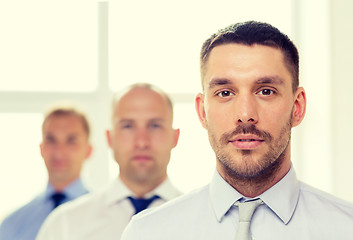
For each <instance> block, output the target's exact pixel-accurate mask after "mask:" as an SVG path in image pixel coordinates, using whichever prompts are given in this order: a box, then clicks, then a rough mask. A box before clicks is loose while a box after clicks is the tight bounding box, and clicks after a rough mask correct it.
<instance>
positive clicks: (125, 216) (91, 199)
mask: <svg viewBox="0 0 353 240" xmlns="http://www.w3.org/2000/svg"><path fill="white" fill-rule="evenodd" d="M154 194H156V195H158V196H159V197H160V198H158V199H156V200H155V201H153V202H152V203H151V205H150V206H149V208H152V207H155V206H159V205H161V204H163V203H164V202H166V201H169V200H171V199H172V198H175V197H177V196H179V195H180V194H181V193H180V192H179V191H178V190H177V189H176V188H175V187H174V186H173V185H172V184H171V182H170V181H169V179H167V180H165V181H164V182H163V183H162V184H161V185H159V186H158V187H157V188H156V189H155V190H154V191H153V192H151V193H148V194H147V195H146V196H145V197H146V198H148V197H150V196H151V195H154ZM128 196H133V194H132V193H131V191H130V190H129V189H128V188H127V187H126V186H125V185H124V184H123V183H122V181H121V180H120V179H119V178H118V179H117V180H115V181H114V182H112V184H110V185H109V186H108V187H107V188H105V189H103V190H102V191H98V192H94V193H91V194H88V195H86V196H84V197H82V198H79V199H77V200H75V201H72V202H70V203H67V204H65V205H62V206H59V207H58V208H57V209H55V210H54V211H53V212H52V213H51V214H50V215H49V217H48V218H47V220H46V221H45V222H44V224H43V226H42V228H41V229H40V231H39V234H38V236H37V238H36V239H37V240H59V239H60V240H110V239H114V240H118V239H120V236H121V234H122V232H123V230H124V228H125V227H126V225H127V224H128V222H129V221H130V219H131V217H132V216H133V214H134V213H135V209H134V207H133V205H132V204H131V202H130V200H129V199H127V197H128Z"/></svg>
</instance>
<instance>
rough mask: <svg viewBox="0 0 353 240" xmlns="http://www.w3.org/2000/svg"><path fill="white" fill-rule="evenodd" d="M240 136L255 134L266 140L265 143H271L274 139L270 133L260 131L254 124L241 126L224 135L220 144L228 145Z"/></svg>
mask: <svg viewBox="0 0 353 240" xmlns="http://www.w3.org/2000/svg"><path fill="white" fill-rule="evenodd" d="M239 134H253V135H256V136H258V137H260V138H262V139H264V140H265V141H271V140H272V139H273V137H272V135H271V134H270V133H269V132H266V131H262V130H259V129H258V128H257V127H256V126H255V125H254V124H247V125H239V126H237V127H236V128H235V129H234V130H233V131H231V132H226V133H223V134H222V136H221V138H220V142H221V143H222V144H227V143H228V142H229V140H230V139H232V138H234V137H235V136H236V135H239Z"/></svg>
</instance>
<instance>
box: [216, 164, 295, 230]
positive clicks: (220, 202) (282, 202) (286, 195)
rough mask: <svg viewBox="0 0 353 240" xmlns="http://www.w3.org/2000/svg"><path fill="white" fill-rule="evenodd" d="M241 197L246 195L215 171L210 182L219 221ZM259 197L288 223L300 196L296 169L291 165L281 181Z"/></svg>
mask: <svg viewBox="0 0 353 240" xmlns="http://www.w3.org/2000/svg"><path fill="white" fill-rule="evenodd" d="M241 198H245V197H244V196H242V195H241V194H240V193H239V192H238V191H237V190H235V189H234V188H233V187H232V186H231V185H229V184H228V183H227V182H226V181H225V180H224V179H223V178H222V177H221V176H220V174H219V173H218V171H215V174H214V176H213V179H212V181H211V183H210V200H211V205H212V206H213V209H214V212H215V215H216V218H217V220H218V221H219V222H221V221H222V218H223V217H224V216H225V215H226V213H227V212H228V211H229V209H230V208H231V207H232V206H233V205H234V203H235V202H236V201H238V200H239V199H241ZM259 198H261V199H262V200H263V201H264V203H265V204H266V205H267V206H268V207H269V208H270V209H271V210H272V211H273V212H274V213H275V214H276V215H277V216H278V217H279V218H280V219H281V220H282V221H283V222H284V223H285V224H287V223H288V222H289V221H290V219H291V217H292V216H293V213H294V210H295V208H296V205H297V202H298V198H299V182H298V180H297V178H296V175H295V172H294V169H293V168H292V167H291V169H290V170H289V172H288V173H287V174H286V175H285V176H284V177H283V178H282V179H281V181H279V182H278V183H277V184H275V185H274V186H272V187H271V188H270V189H268V190H267V191H266V192H264V193H263V194H261V195H260V196H259Z"/></svg>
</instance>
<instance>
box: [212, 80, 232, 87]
mask: <svg viewBox="0 0 353 240" xmlns="http://www.w3.org/2000/svg"><path fill="white" fill-rule="evenodd" d="M231 83H232V82H231V81H230V80H229V79H226V78H214V79H212V80H211V81H210V83H209V88H214V87H217V86H222V85H227V84H231Z"/></svg>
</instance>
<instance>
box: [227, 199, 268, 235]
mask: <svg viewBox="0 0 353 240" xmlns="http://www.w3.org/2000/svg"><path fill="white" fill-rule="evenodd" d="M261 203H262V200H261V199H256V200H251V201H248V202H236V203H235V204H234V205H235V206H238V207H239V224H238V229H237V233H236V235H235V240H251V239H252V238H251V233H250V222H251V218H252V215H253V214H254V211H255V209H256V208H257V207H258V206H259V205H260V204H261Z"/></svg>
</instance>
